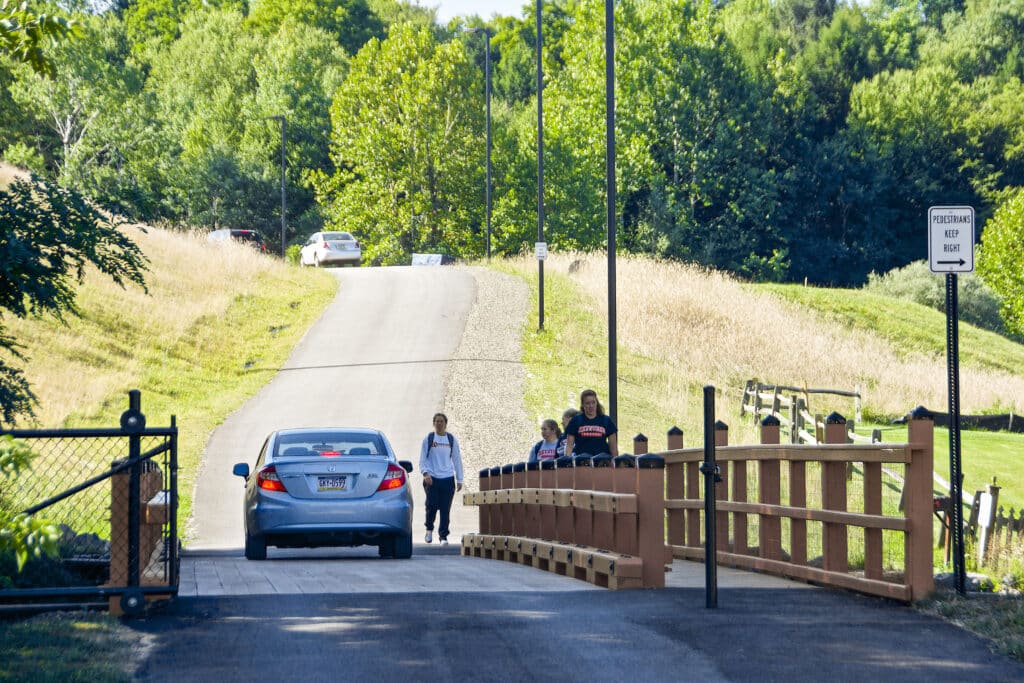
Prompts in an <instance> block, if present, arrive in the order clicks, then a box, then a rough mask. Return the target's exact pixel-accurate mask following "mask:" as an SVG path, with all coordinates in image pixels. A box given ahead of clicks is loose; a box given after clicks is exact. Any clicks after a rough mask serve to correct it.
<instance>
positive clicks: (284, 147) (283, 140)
mask: <svg viewBox="0 0 1024 683" xmlns="http://www.w3.org/2000/svg"><path fill="white" fill-rule="evenodd" d="M264 118H266V119H268V120H269V119H275V120H277V121H280V122H281V258H284V249H285V232H286V228H287V222H286V218H285V211H286V209H287V204H286V201H285V190H284V188H285V184H284V179H285V178H284V166H285V151H286V150H287V145H288V139H287V137H286V135H285V118H284V115H283V114H277V115H275V116H267V117H264Z"/></svg>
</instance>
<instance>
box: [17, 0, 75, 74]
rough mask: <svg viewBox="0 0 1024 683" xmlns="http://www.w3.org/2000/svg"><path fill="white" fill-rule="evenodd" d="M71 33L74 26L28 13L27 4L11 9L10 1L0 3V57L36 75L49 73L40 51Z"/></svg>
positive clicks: (46, 15)
mask: <svg viewBox="0 0 1024 683" xmlns="http://www.w3.org/2000/svg"><path fill="white" fill-rule="evenodd" d="M74 30H75V27H74V24H73V23H71V22H69V21H68V20H67V19H64V18H63V17H58V16H53V15H50V14H35V13H33V12H31V11H29V8H28V3H27V2H22V3H20V4H17V5H15V4H14V3H12V2H11V0H0V54H7V55H10V56H11V57H12V58H14V59H15V60H16V61H18V62H24V63H25V64H28V65H29V66H31V67H32V68H33V69H34V70H36V71H38V72H40V73H48V72H49V71H50V62H49V60H48V59H47V58H46V56H45V54H44V52H43V47H44V46H46V45H53V44H55V43H57V42H58V41H60V40H63V39H65V38H67V37H68V36H69V35H70V34H72V33H73V32H74Z"/></svg>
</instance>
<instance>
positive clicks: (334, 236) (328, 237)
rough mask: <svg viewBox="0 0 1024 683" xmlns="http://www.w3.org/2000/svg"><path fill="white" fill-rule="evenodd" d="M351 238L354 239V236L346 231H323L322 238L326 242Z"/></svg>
mask: <svg viewBox="0 0 1024 683" xmlns="http://www.w3.org/2000/svg"><path fill="white" fill-rule="evenodd" d="M353 239H355V238H354V237H352V235H350V234H348V233H347V232H325V233H324V240H325V241H327V242H330V241H337V240H353Z"/></svg>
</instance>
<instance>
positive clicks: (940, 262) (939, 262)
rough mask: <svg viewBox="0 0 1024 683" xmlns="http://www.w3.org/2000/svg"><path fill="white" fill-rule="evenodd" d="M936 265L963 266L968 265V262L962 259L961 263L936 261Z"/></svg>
mask: <svg viewBox="0 0 1024 683" xmlns="http://www.w3.org/2000/svg"><path fill="white" fill-rule="evenodd" d="M935 263H937V264H939V265H940V266H962V265H964V264H965V263H967V261H964V260H963V259H960V260H959V261H936V262H935Z"/></svg>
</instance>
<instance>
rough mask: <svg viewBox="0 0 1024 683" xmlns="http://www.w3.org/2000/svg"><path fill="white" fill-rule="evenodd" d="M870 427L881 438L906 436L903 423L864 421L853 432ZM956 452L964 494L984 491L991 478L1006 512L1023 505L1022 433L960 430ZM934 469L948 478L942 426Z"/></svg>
mask: <svg viewBox="0 0 1024 683" xmlns="http://www.w3.org/2000/svg"><path fill="white" fill-rule="evenodd" d="M872 429H881V431H882V439H883V440H884V441H905V440H906V438H907V431H906V428H905V427H904V426H903V425H882V426H879V425H867V424H865V425H862V426H858V427H857V433H858V434H870V433H871V430H872ZM960 451H961V453H960V470H961V472H963V475H964V484H963V489H964V493H966V494H967V495H973V494H974V492H975V491H980V490H984V489H985V486H986V484H991V483H992V477H995V478H996V483H997V485H998V486H1000V492H999V505H1000V506H1002V507H1003V508H1004V509H1005V510H1006V511H1007V512H1009V510H1010V508H1014V509H1015V510H1020V509H1022V507H1024V487H1021V484H1020V482H1024V434H1016V433H1011V432H983V431H976V430H969V431H965V430H961V431H960ZM935 471H936V472H937V473H938V474H939V475H940V476H941V477H942V478H943V479H945V480H946V481H949V480H950V450H949V430H948V429H945V428H943V427H936V428H935ZM936 487H938V485H936ZM937 490H938V488H937ZM943 493H945V492H943Z"/></svg>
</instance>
